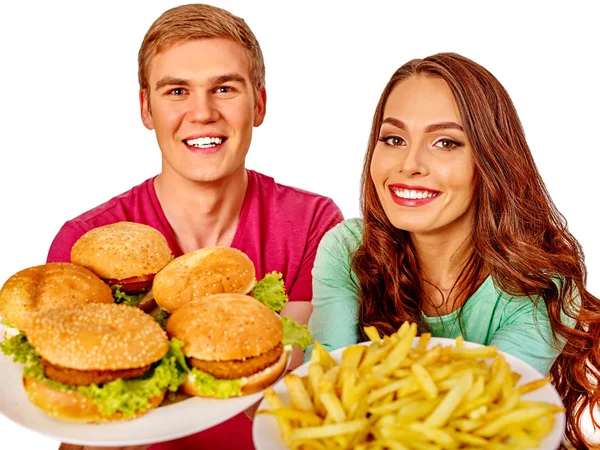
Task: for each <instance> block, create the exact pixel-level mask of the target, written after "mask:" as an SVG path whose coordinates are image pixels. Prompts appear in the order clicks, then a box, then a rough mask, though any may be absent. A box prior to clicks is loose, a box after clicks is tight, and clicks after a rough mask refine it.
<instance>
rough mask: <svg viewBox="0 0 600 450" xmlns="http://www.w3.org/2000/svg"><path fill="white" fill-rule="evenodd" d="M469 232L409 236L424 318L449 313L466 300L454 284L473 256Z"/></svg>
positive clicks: (466, 228)
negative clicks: (416, 266)
mask: <svg viewBox="0 0 600 450" xmlns="http://www.w3.org/2000/svg"><path fill="white" fill-rule="evenodd" d="M466 223H468V222H464V223H463V225H465V224H466ZM471 223H472V222H471ZM448 228H450V227H448ZM471 233H472V226H462V227H454V228H453V229H445V230H443V231H439V232H436V233H411V235H410V238H411V242H412V244H413V246H414V248H415V252H416V255H417V259H418V261H419V270H420V273H421V289H422V292H423V294H424V295H423V298H422V303H421V304H422V309H423V312H424V313H425V314H427V315H428V316H429V315H433V316H440V315H445V314H449V313H450V312H452V311H454V310H456V309H457V308H459V307H460V306H462V304H463V303H464V301H465V300H466V298H461V292H459V290H457V289H456V287H457V286H456V283H457V281H458V278H459V277H460V275H461V273H462V271H463V270H464V268H465V266H466V264H467V262H468V260H469V258H470V257H471V255H472V253H473V242H472V234H471Z"/></svg>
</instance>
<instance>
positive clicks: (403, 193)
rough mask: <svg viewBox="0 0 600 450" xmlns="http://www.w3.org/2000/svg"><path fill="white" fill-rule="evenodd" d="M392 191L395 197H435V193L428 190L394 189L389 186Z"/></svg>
mask: <svg viewBox="0 0 600 450" xmlns="http://www.w3.org/2000/svg"><path fill="white" fill-rule="evenodd" d="M391 189H392V192H393V193H394V194H395V195H396V197H400V198H407V199H420V198H431V197H436V196H437V195H439V194H437V193H433V192H428V191H415V190H412V189H396V188H391Z"/></svg>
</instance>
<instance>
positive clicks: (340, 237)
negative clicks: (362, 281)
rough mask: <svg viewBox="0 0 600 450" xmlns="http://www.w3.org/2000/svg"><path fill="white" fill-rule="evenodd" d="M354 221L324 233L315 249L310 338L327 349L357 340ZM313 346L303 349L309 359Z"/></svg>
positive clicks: (357, 237) (358, 242) (305, 356)
mask: <svg viewBox="0 0 600 450" xmlns="http://www.w3.org/2000/svg"><path fill="white" fill-rule="evenodd" d="M357 230H358V229H357V221H355V220H354V221H345V222H343V223H341V224H339V225H338V226H336V227H335V228H333V229H332V230H331V231H329V232H328V233H327V234H326V235H325V236H324V237H323V240H322V241H321V243H320V244H319V248H318V251H317V256H316V258H315V265H314V268H313V271H312V275H313V300H312V306H313V312H312V315H311V317H310V320H309V322H308V327H309V330H310V332H311V333H312V337H313V340H315V341H318V342H319V343H320V344H322V345H323V346H324V347H325V348H326V349H327V350H335V349H337V348H341V347H345V346H347V345H351V344H355V343H356V342H357V341H358V335H357V328H356V327H357V317H358V301H359V294H358V287H357V284H356V281H355V279H354V277H353V275H352V271H351V268H350V264H351V263H350V258H351V253H352V252H353V251H354V250H355V249H356V248H357V247H358V245H359V244H360V239H361V235H360V232H359V231H357ZM313 348H314V346H313V345H311V346H310V347H308V348H307V349H306V352H305V355H304V361H308V360H310V356H311V354H312V350H313Z"/></svg>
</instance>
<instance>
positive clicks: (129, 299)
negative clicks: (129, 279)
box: [110, 284, 145, 306]
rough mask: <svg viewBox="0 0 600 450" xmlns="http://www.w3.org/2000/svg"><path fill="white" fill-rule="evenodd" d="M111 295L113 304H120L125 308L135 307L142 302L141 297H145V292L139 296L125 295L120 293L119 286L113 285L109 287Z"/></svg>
mask: <svg viewBox="0 0 600 450" xmlns="http://www.w3.org/2000/svg"><path fill="white" fill-rule="evenodd" d="M110 288H111V289H112V294H113V297H114V299H115V303H122V304H124V305H127V306H137V305H139V304H140V302H141V301H142V297H143V296H144V295H145V292H142V293H141V294H126V293H125V292H122V291H121V285H120V284H113V285H112V286H111V287H110Z"/></svg>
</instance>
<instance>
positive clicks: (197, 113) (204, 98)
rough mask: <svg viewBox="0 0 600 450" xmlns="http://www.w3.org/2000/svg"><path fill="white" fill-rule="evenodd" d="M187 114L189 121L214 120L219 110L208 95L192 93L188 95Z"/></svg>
mask: <svg viewBox="0 0 600 450" xmlns="http://www.w3.org/2000/svg"><path fill="white" fill-rule="evenodd" d="M187 116H188V120H189V121H190V122H202V123H207V122H214V121H216V120H217V119H218V117H219V111H218V109H217V108H216V107H215V104H214V102H213V100H212V98H211V96H210V95H206V94H193V95H192V96H191V97H190V101H189V110H188V113H187Z"/></svg>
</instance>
